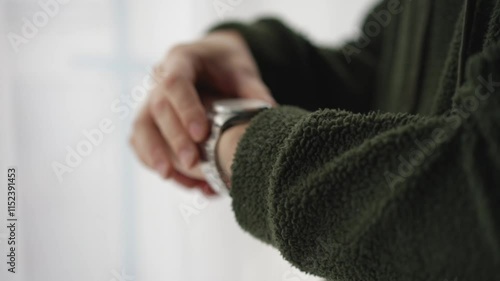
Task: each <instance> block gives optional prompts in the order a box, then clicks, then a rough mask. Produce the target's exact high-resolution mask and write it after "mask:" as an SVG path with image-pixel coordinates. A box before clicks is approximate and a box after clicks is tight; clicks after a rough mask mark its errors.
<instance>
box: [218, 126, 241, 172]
mask: <svg viewBox="0 0 500 281" xmlns="http://www.w3.org/2000/svg"><path fill="white" fill-rule="evenodd" d="M247 127H248V123H245V124H240V125H236V126H234V127H231V128H229V129H227V130H226V131H225V132H224V133H223V134H222V135H221V137H220V140H219V143H218V144H217V146H218V147H217V160H218V162H219V165H220V168H221V170H222V173H224V176H225V177H227V178H228V179H230V178H231V175H232V171H231V166H232V164H233V161H234V155H235V153H236V149H237V148H238V143H239V141H240V139H241V138H242V137H243V134H244V133H245V131H246V129H247Z"/></svg>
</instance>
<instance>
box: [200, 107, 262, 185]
mask: <svg viewBox="0 0 500 281" xmlns="http://www.w3.org/2000/svg"><path fill="white" fill-rule="evenodd" d="M219 102H222V103H223V102H226V103H229V104H230V103H231V102H237V103H240V106H238V107H236V108H232V107H231V106H226V107H221V106H220V103H217V104H216V105H214V106H213V108H212V111H211V112H210V113H209V115H208V117H209V119H210V121H211V122H212V128H211V133H210V136H209V138H208V139H207V141H206V142H205V144H204V145H203V146H202V163H201V171H202V172H203V174H204V175H205V177H206V180H207V182H208V183H209V184H210V186H211V187H212V189H214V191H215V192H216V193H218V194H227V193H229V188H230V184H231V183H230V178H229V177H228V176H227V175H225V174H224V173H223V171H222V169H221V167H220V164H219V163H218V159H217V155H218V154H217V148H218V142H219V139H220V136H221V135H222V133H224V131H226V130H227V129H229V128H231V127H233V126H236V125H238V124H242V123H245V122H248V121H250V120H251V119H252V118H253V117H254V116H255V115H257V114H258V113H260V112H261V111H263V110H265V109H268V108H270V107H271V105H270V104H268V103H265V102H262V101H256V100H245V99H238V100H222V101H219ZM242 103H243V105H245V103H247V104H246V105H247V106H248V108H243V109H242V108H240V107H241V104H242ZM216 106H219V108H216ZM215 108H216V109H217V110H218V112H217V110H215Z"/></svg>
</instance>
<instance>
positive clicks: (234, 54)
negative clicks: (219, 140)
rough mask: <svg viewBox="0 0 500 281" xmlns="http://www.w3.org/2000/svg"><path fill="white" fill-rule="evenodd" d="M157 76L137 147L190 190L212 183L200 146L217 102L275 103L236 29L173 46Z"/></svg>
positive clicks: (138, 125) (137, 131)
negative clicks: (208, 110) (202, 167)
mask: <svg viewBox="0 0 500 281" xmlns="http://www.w3.org/2000/svg"><path fill="white" fill-rule="evenodd" d="M155 75H156V80H157V81H159V83H158V85H156V87H155V88H154V89H153V90H152V92H151V93H150V96H149V98H148V101H147V103H146V105H145V106H144V108H143V109H142V111H141V112H140V114H139V115H138V117H137V119H136V121H135V125H134V129H133V133H132V136H131V144H132V146H133V148H134V150H135V152H136V154H137V155H138V157H139V158H140V159H141V160H142V162H144V164H145V165H147V166H148V167H150V168H152V169H155V170H156V171H157V172H158V173H159V174H160V176H162V177H164V178H173V179H174V180H176V181H178V182H180V183H181V184H183V185H185V186H199V185H203V184H206V182H205V180H204V178H203V175H202V174H201V173H200V172H199V169H197V164H198V163H199V159H200V155H199V151H198V144H200V143H201V142H202V141H204V140H205V139H206V137H207V135H208V133H209V130H210V129H209V128H210V127H209V122H208V120H207V117H206V111H205V108H206V107H207V106H208V105H209V104H210V102H211V101H213V100H216V99H222V98H238V97H241V98H257V99H262V100H264V101H267V102H270V103H271V104H275V101H274V99H273V98H272V96H271V95H270V93H269V90H268V89H267V87H266V86H265V85H264V83H263V82H262V80H261V78H260V74H259V72H258V69H257V66H256V63H255V61H254V59H253V57H252V55H251V53H250V51H249V49H248V47H247V46H246V43H245V42H244V40H243V38H242V37H241V36H240V35H239V34H238V33H237V32H234V31H219V32H214V33H211V34H209V35H208V36H206V37H205V38H203V39H201V40H199V41H197V42H194V43H191V44H187V45H179V46H177V47H175V48H173V49H172V50H171V51H170V52H169V53H168V54H167V55H166V57H165V59H164V60H163V62H162V63H160V64H159V66H158V67H157V68H156V70H155Z"/></svg>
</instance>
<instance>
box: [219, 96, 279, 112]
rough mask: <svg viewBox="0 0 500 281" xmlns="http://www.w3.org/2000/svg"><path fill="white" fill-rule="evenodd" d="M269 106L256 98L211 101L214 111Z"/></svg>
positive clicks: (236, 110) (242, 110)
mask: <svg viewBox="0 0 500 281" xmlns="http://www.w3.org/2000/svg"><path fill="white" fill-rule="evenodd" d="M270 107H271V105H270V104H269V103H267V102H265V101H262V100H258V99H225V100H219V101H215V102H214V103H213V109H214V111H215V112H216V113H233V112H245V111H252V110H256V109H262V108H270Z"/></svg>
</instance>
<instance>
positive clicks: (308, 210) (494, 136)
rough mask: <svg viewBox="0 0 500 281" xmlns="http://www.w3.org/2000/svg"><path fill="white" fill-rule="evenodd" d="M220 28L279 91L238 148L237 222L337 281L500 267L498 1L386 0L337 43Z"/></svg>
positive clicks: (482, 272)
mask: <svg viewBox="0 0 500 281" xmlns="http://www.w3.org/2000/svg"><path fill="white" fill-rule="evenodd" d="M214 29H215V30H220V29H236V30H238V31H239V32H240V33H241V34H242V35H243V37H244V38H245V40H246V42H247V43H248V45H249V47H250V49H251V51H252V53H253V55H254V57H255V59H256V61H257V63H258V66H259V69H260V72H261V75H262V78H263V80H264V81H265V83H266V84H267V85H268V87H269V88H270V90H271V92H272V93H273V96H274V97H275V98H276V100H277V101H278V103H280V104H281V106H279V107H276V108H273V109H270V110H267V111H265V112H263V113H261V114H259V115H258V116H257V117H255V118H254V119H253V120H252V121H251V123H250V126H249V128H248V130H247V131H246V133H245V134H244V136H243V138H242V139H241V141H240V143H239V145H238V148H237V152H236V156H235V161H234V164H233V167H232V171H233V175H232V190H231V196H232V199H233V209H234V212H235V215H236V218H237V221H238V223H239V224H240V225H241V227H242V228H243V229H245V230H246V231H248V232H249V233H250V234H252V235H253V236H255V237H256V238H258V239H260V240H262V241H264V242H265V243H268V244H270V245H272V246H274V247H276V248H277V249H278V250H279V251H280V252H281V254H282V255H283V257H284V258H285V259H286V260H288V261H289V262H290V263H292V264H293V265H294V266H296V267H297V268H299V269H301V270H302V271H305V272H308V273H311V274H313V275H317V276H321V277H324V278H326V279H328V280H338V281H371V280H383V281H391V280H397V281H408V280H415V281H416V280H419V281H420V280H421V281H424V280H425V281H430V280H436V281H445V280H457V281H466V280H470V281H472V280H474V281H475V280H481V281H498V280H500V232H499V225H500V212H499V210H500V206H499V204H500V43H499V39H500V1H493V0H477V1H472V0H470V1H458V0H457V1H451V0H421V1H401V2H400V1H397V0H391V1H385V2H382V3H380V4H379V5H377V6H376V7H375V8H374V10H373V11H372V12H371V13H370V14H369V16H368V17H367V19H366V21H365V22H364V24H363V28H362V31H363V32H362V33H363V35H362V36H361V37H360V38H359V39H358V40H354V41H352V42H349V43H347V44H346V45H345V46H342V47H340V48H336V49H331V48H330V49H329V48H321V47H317V46H314V45H313V44H311V42H310V41H308V39H306V37H305V36H303V35H300V34H298V33H296V32H294V31H292V30H291V29H289V28H287V27H286V26H285V25H284V24H283V23H281V22H280V21H278V20H276V19H263V20H260V21H258V22H255V23H253V24H249V25H246V24H241V23H235V22H232V23H225V24H222V25H220V26H218V27H216V28H214Z"/></svg>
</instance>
